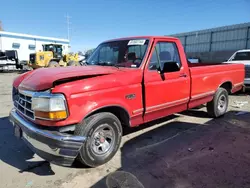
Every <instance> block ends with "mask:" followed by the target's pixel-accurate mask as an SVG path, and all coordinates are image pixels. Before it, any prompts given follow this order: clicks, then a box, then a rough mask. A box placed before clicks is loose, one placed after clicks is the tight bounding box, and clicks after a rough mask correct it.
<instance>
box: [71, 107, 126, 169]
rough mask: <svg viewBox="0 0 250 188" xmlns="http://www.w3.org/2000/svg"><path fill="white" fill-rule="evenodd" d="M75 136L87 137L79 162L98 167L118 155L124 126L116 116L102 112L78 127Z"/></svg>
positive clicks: (80, 152)
mask: <svg viewBox="0 0 250 188" xmlns="http://www.w3.org/2000/svg"><path fill="white" fill-rule="evenodd" d="M75 135H81V136H85V137H87V139H86V141H85V143H84V144H83V146H82V148H81V149H80V151H79V155H78V157H77V160H78V161H80V162H81V163H82V164H84V165H87V166H90V167H97V166H100V165H103V164H105V163H107V162H108V161H109V160H111V159H112V157H113V156H114V155H115V154H116V152H117V150H118V149H119V146H120V143H121V138H122V126H121V122H120V121H119V119H118V118H117V117H116V116H115V115H114V114H112V113H109V112H101V113H97V114H94V115H92V116H90V117H88V118H86V119H85V120H84V121H83V123H81V124H80V125H78V126H77V127H76V129H75Z"/></svg>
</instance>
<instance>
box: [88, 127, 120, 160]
mask: <svg viewBox="0 0 250 188" xmlns="http://www.w3.org/2000/svg"><path fill="white" fill-rule="evenodd" d="M114 140H115V131H114V129H113V128H112V127H111V126H110V125H109V124H103V125H100V126H99V127H98V128H97V129H96V130H95V131H94V133H93V136H92V139H91V149H92V151H93V153H95V154H96V155H104V154H106V153H107V152H108V151H109V150H110V149H111V148H112V147H113V145H114Z"/></svg>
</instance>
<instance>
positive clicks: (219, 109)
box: [207, 88, 229, 118]
mask: <svg viewBox="0 0 250 188" xmlns="http://www.w3.org/2000/svg"><path fill="white" fill-rule="evenodd" d="M228 103H229V100H228V92H227V90H226V89H224V88H219V89H218V90H217V91H216V93H215V95H214V98H213V100H212V101H211V102H208V103H207V112H208V114H209V115H210V116H211V117H214V118H217V117H220V116H223V115H224V114H225V113H226V112H227V108H228Z"/></svg>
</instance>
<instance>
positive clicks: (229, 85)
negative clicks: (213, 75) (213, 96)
mask: <svg viewBox="0 0 250 188" xmlns="http://www.w3.org/2000/svg"><path fill="white" fill-rule="evenodd" d="M219 88H224V89H226V90H227V92H228V94H231V93H232V89H233V84H232V82H231V81H225V82H223V83H222V84H221V85H220V86H219Z"/></svg>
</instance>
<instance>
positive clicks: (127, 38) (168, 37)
mask: <svg viewBox="0 0 250 188" xmlns="http://www.w3.org/2000/svg"><path fill="white" fill-rule="evenodd" d="M131 39H149V40H153V39H177V38H176V37H170V36H133V37H123V38H116V39H111V40H106V41H104V42H112V41H119V40H131Z"/></svg>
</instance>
